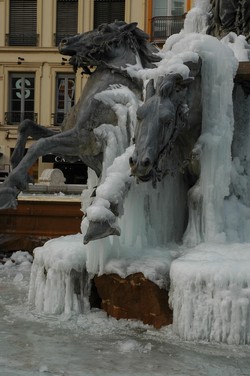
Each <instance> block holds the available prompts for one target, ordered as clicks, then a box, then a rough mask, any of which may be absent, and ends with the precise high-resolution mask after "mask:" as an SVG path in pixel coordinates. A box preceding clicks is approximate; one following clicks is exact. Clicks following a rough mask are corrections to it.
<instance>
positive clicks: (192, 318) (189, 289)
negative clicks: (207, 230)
mask: <svg viewBox="0 0 250 376" xmlns="http://www.w3.org/2000/svg"><path fill="white" fill-rule="evenodd" d="M249 270H250V245H249V244H227V245H220V244H200V245H199V246H197V247H196V248H194V249H193V250H190V251H188V252H187V253H186V254H185V255H184V256H182V257H180V258H179V259H177V260H175V261H174V262H173V263H172V265H171V270H170V278H171V291H170V301H171V304H172V308H173V312H174V319H173V329H174V331H175V332H176V333H177V334H178V335H179V336H180V337H181V338H183V339H185V340H197V339H203V340H208V341H217V342H226V343H228V344H237V345H238V344H250V314H249V312H250V273H249Z"/></svg>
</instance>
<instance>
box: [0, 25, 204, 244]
mask: <svg viewBox="0 0 250 376" xmlns="http://www.w3.org/2000/svg"><path fill="white" fill-rule="evenodd" d="M147 38H148V36H147V35H146V34H145V33H144V32H143V31H141V30H140V29H138V28H137V24H136V23H132V24H126V23H125V22H115V23H113V24H109V25H107V24H104V25H101V26H100V27H98V28H97V29H95V30H94V31H91V32H87V33H83V34H80V35H76V36H74V37H71V38H69V39H64V40H62V41H61V43H60V45H59V51H60V53H62V54H64V55H69V56H71V58H70V64H71V65H72V66H73V68H74V70H75V71H76V70H77V69H78V68H82V69H83V71H84V73H86V74H89V76H90V77H89V79H88V81H87V84H86V86H85V88H84V90H83V93H82V95H81V97H80V99H79V101H78V103H77V104H76V105H75V106H74V107H73V108H72V109H71V111H70V112H69V114H68V115H67V117H66V120H65V122H64V124H63V127H62V132H61V133H59V134H54V133H53V132H52V131H51V130H49V129H47V128H46V127H43V126H41V125H37V124H34V123H33V122H32V121H30V120H24V122H22V123H21V124H20V127H19V138H18V142H17V147H16V149H15V151H14V154H13V156H12V165H13V170H12V172H11V173H10V175H9V176H8V177H7V179H6V180H5V181H4V183H3V184H2V187H1V191H0V208H2V209H3V208H8V207H13V208H14V207H16V197H17V195H18V193H19V192H20V191H22V190H24V189H26V188H27V185H28V183H29V181H30V179H29V176H28V173H27V171H28V169H29V168H30V167H31V166H32V165H33V163H34V162H35V161H36V160H37V158H38V157H40V156H42V155H45V154H49V153H53V154H57V155H62V156H63V157H64V158H75V157H77V158H81V160H82V161H83V162H84V163H85V164H86V165H87V166H89V167H90V168H92V169H93V170H94V171H95V172H96V174H97V176H98V177H101V175H102V163H103V156H104V152H105V142H102V140H100V137H98V135H97V133H96V132H95V131H96V130H98V129H99V127H100V126H101V125H102V124H103V123H105V124H111V125H113V126H114V127H116V126H117V121H118V119H117V114H116V112H115V111H114V109H113V108H111V107H110V104H109V103H108V102H107V101H105V100H101V99H100V94H102V93H106V92H108V90H109V89H110V87H121V86H122V87H125V88H127V89H128V90H129V91H130V92H131V93H134V95H135V96H136V97H137V98H138V100H141V99H142V97H143V95H142V93H143V81H142V80H141V79H140V78H138V77H137V78H131V76H130V75H129V73H128V71H127V69H126V68H127V66H128V65H130V66H133V65H136V64H139V65H140V67H141V69H145V68H148V69H149V70H150V69H154V68H156V64H157V62H159V61H160V60H161V58H160V57H159V55H158V54H157V52H158V50H157V49H156V48H155V47H154V46H152V45H151V44H150V43H149V42H148V40H147ZM138 62H139V63H138ZM185 64H186V65H187V67H188V68H189V71H190V74H189V77H188V78H186V79H183V77H182V76H181V75H180V74H170V75H167V76H166V77H161V78H160V79H159V80H158V82H157V83H156V90H155V89H154V83H153V81H152V80H151V81H150V82H149V84H148V86H147V95H146V98H145V101H144V104H143V105H142V106H141V107H140V108H139V109H138V111H137V118H138V121H137V125H136V129H135V134H133V131H131V129H130V128H129V127H127V128H126V129H127V130H126V132H127V133H126V142H125V144H126V146H127V147H128V146H129V145H130V144H131V140H132V139H133V138H134V141H135V150H134V152H133V154H132V155H131V156H130V159H129V163H130V167H131V175H133V176H135V177H137V178H138V180H140V181H147V180H150V179H151V180H152V183H153V186H155V185H156V182H157V181H160V180H162V179H163V177H164V176H165V175H166V174H171V173H173V172H174V171H171V169H172V168H173V167H171V166H173V163H172V161H174V164H176V168H174V169H175V170H176V169H177V170H183V169H184V170H185V172H186V171H188V173H189V174H190V171H191V175H192V176H193V177H194V179H196V178H197V174H196V172H195V173H193V171H192V168H190V166H191V164H190V163H187V160H188V158H189V157H190V154H191V150H192V148H193V146H194V144H195V142H196V140H197V138H198V137H199V134H200V126H201V103H200V102H199V98H200V96H199V93H200V67H201V61H200V60H199V62H198V63H193V62H186V63H185ZM93 66H94V67H95V70H93V71H92V72H91V69H90V67H93ZM197 94H198V95H197ZM29 136H31V137H32V138H33V139H37V140H38V141H37V142H36V143H34V144H33V145H32V146H31V147H30V149H29V150H28V152H27V154H26V155H25V156H24V157H23V155H24V149H25V143H26V140H27V138H28V137H29ZM185 164H187V165H188V166H189V168H188V169H187V168H186V167H185V166H184V165H185ZM189 181H192V179H190V177H189ZM126 184H127V183H126ZM128 189H129V184H127V186H126V189H124V192H127V190H128ZM123 198H124V197H122V198H121V200H122V199H123ZM121 204H122V203H120V202H118V203H117V202H112V201H111V202H110V203H109V210H110V213H111V216H112V218H117V217H118V216H119V215H120V214H121V213H120V212H119V207H121ZM113 221H114V220H113V219H112V220H110V221H106V220H100V221H99V220H95V221H91V220H90V222H89V229H88V231H87V234H86V235H85V238H84V242H85V243H88V242H89V241H90V240H94V239H97V238H102V237H106V236H109V235H119V229H118V228H117V226H115V225H114V223H113Z"/></svg>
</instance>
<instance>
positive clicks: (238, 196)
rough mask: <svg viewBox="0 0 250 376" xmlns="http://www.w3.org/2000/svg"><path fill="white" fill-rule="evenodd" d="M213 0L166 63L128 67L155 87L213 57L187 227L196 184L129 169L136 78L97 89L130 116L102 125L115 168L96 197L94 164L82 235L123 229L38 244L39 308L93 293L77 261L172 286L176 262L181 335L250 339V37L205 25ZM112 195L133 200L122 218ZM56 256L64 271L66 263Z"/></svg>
mask: <svg viewBox="0 0 250 376" xmlns="http://www.w3.org/2000/svg"><path fill="white" fill-rule="evenodd" d="M208 4H209V1H205V0H203V1H197V2H196V7H195V8H193V9H192V11H191V12H190V13H189V14H188V16H187V19H186V22H185V26H184V30H182V31H181V32H180V33H179V34H177V35H173V36H171V37H170V38H169V39H168V40H167V41H166V43H165V45H164V47H163V49H162V50H161V51H159V55H160V56H161V58H162V60H161V61H160V62H159V63H157V67H156V68H154V69H142V68H141V64H139V62H138V64H136V65H134V66H128V67H127V69H126V71H127V73H128V74H130V75H131V76H132V77H136V78H139V79H142V80H143V81H144V83H145V85H146V83H147V82H148V80H149V79H154V80H155V81H156V80H157V78H158V77H159V76H164V75H166V74H169V73H179V74H181V75H182V77H183V78H187V77H188V75H189V69H188V67H187V65H185V62H187V61H193V62H197V61H198V59H199V57H200V58H201V59H202V103H203V105H202V107H203V119H202V133H201V136H200V138H199V140H198V142H197V144H196V145H195V153H196V154H197V157H198V158H199V160H200V165H201V174H200V179H199V180H198V181H197V183H196V184H195V185H194V186H193V187H192V188H191V189H190V190H189V192H188V199H189V202H188V209H189V220H188V225H187V227H186V223H184V222H183V218H184V217H185V210H186V196H187V191H186V187H185V186H184V184H183V182H181V181H180V180H179V179H178V177H174V178H172V177H166V178H165V179H164V181H162V183H161V184H159V185H158V186H157V189H156V190H155V189H153V188H152V186H151V184H150V183H145V184H139V185H137V184H136V182H135V181H134V179H131V177H130V174H129V165H128V158H129V156H130V155H131V153H132V150H133V146H129V145H130V143H131V139H132V137H133V130H134V125H135V121H136V120H135V119H136V118H135V112H136V109H137V107H138V105H139V103H138V101H137V100H136V99H135V98H134V96H133V94H132V93H131V92H129V90H128V89H127V88H125V87H113V88H112V87H111V88H110V90H108V91H105V93H104V92H103V93H100V94H98V97H97V99H98V100H103V101H105V103H109V105H110V106H112V108H113V109H115V111H116V113H117V116H118V119H119V121H118V124H119V126H118V127H116V129H113V126H111V125H109V124H103V125H102V126H100V127H99V128H98V129H97V130H96V131H95V132H96V135H98V134H102V136H103V135H104V134H106V137H104V138H103V137H102V139H105V140H106V142H107V145H106V150H105V157H104V164H103V166H104V173H103V176H102V180H101V184H100V185H99V186H98V188H97V189H96V191H95V196H96V197H95V198H94V199H93V198H91V197H90V196H91V193H92V192H93V190H94V187H95V186H96V185H97V182H98V181H97V178H96V176H94V174H93V173H91V174H89V181H88V186H89V188H88V190H87V191H86V192H84V193H83V211H84V212H87V218H85V219H84V220H83V222H82V233H83V234H84V233H85V231H86V227H87V225H88V220H96V219H98V218H99V219H100V218H101V219H102V220H107V221H111V222H113V221H115V225H117V226H119V227H120V229H121V237H120V238H117V237H112V236H111V237H109V238H105V239H101V240H96V241H93V242H91V243H89V244H87V245H85V246H83V245H82V243H81V239H82V235H76V236H73V237H71V238H68V237H66V238H62V239H60V240H54V241H53V242H52V243H49V247H50V251H49V252H45V253H44V255H43V256H42V257H41V255H42V252H43V250H44V249H45V250H47V249H48V248H47V247H48V246H47V244H48V243H47V244H46V245H45V246H44V247H43V249H41V250H40V251H39V249H38V250H37V251H36V255H35V262H34V266H33V269H32V278H31V287H30V302H31V303H32V304H34V305H35V306H36V307H37V309H38V310H40V311H45V312H48V313H58V312H71V311H73V312H79V311H80V309H82V308H79V307H82V305H83V303H82V302H83V300H84V299H85V297H84V298H83V297H82V296H80V298H79V299H80V300H79V299H78V297H77V296H76V295H75V294H74V293H72V286H73V282H74V278H75V277H74V276H73V275H72V274H71V270H73V269H74V270H76V271H78V272H81V271H82V272H83V271H84V273H85V271H87V273H88V275H89V276H93V275H94V274H102V273H113V272H116V273H117V274H119V275H120V276H121V277H124V276H127V275H128V274H130V273H135V272H143V273H144V274H145V276H146V277H147V278H149V279H150V280H152V281H153V282H155V283H157V284H158V285H159V286H160V287H164V288H165V287H166V286H168V284H169V271H170V277H171V302H172V306H173V309H174V325H173V328H174V330H175V331H176V332H177V333H178V335H179V336H180V337H182V338H184V339H189V340H190V339H191V340H196V339H204V340H215V341H223V342H227V343H234V344H239V343H242V344H243V343H250V321H249V314H248V313H247V312H248V311H249V299H250V296H249V284H250V281H249V277H248V274H249V273H248V271H249V263H250V248H249V244H248V243H249V242H250V235H249V234H250V208H249V207H250V202H249V186H250V159H249V146H250V103H249V100H250V99H249V97H248V98H246V97H245V96H244V93H243V91H242V89H241V88H237V89H236V94H235V93H234V96H233V89H234V81H233V79H234V76H235V74H236V70H237V67H238V61H239V60H247V59H249V52H248V51H249V49H248V45H247V44H246V41H245V37H242V36H238V37H236V36H235V35H233V33H230V34H229V35H228V36H227V37H225V38H223V39H222V40H221V41H219V40H217V39H215V38H213V37H210V36H208V35H206V34H205V31H206V18H207V11H208ZM197 32H199V34H198V33H197ZM233 99H234V102H233ZM128 114H129V117H130V120H131V122H130V123H129V125H128V123H127V118H128V117H127V115H128ZM235 129H237V132H235ZM233 136H234V137H233ZM124 199H125V201H124V203H123V200H124ZM91 203H93V205H92V206H90V204H91ZM110 203H112V204H116V205H123V211H124V214H123V215H122V216H121V217H120V218H114V214H113V213H112V212H111V211H110ZM185 228H186V231H185ZM184 231H185V233H184ZM64 242H65V247H64V246H62V244H63V243H64ZM71 242H72V244H74V246H73V249H74V250H72V249H71ZM244 243H247V244H244ZM180 245H181V246H180ZM68 248H69V249H71V251H72V252H71V251H70V252H68ZM187 249H188V253H186V251H187ZM63 250H64V251H63ZM182 252H183V253H184V255H183V256H182V257H180V258H178V257H179V256H180V254H181V253H182ZM62 254H63V255H64V256H63V257H62ZM51 257H52V258H51ZM64 257H65V258H64ZM75 257H76V259H75ZM79 257H80V258H79ZM60 258H62V259H61V260H60ZM174 259H176V260H175V261H173V260H174ZM77 260H78V261H77ZM57 262H58V264H59V266H60V265H61V267H62V269H61V267H55V265H56V264H57ZM64 264H65V268H64V267H63V265H64ZM66 266H67V267H66ZM44 267H46V270H47V281H46V278H45V274H44ZM45 284H47V287H46V286H45ZM55 286H57V287H56V288H55ZM65 286H66V287H65ZM86 286H87V283H86ZM52 287H53V288H52ZM236 292H237V294H236ZM55 302H56V303H55ZM85 306H86V304H85ZM58 307H59V308H58Z"/></svg>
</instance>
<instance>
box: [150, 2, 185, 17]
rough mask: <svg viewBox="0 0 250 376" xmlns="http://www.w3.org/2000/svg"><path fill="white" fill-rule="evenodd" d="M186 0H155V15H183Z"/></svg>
mask: <svg viewBox="0 0 250 376" xmlns="http://www.w3.org/2000/svg"><path fill="white" fill-rule="evenodd" d="M184 3H185V2H184V0H153V16H154V17H155V16H156V17H157V16H181V15H182V14H183V13H184Z"/></svg>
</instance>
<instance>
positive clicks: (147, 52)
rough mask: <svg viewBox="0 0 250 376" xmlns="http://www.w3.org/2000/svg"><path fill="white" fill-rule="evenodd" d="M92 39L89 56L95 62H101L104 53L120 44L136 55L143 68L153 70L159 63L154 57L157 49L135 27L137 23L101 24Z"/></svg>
mask: <svg viewBox="0 0 250 376" xmlns="http://www.w3.org/2000/svg"><path fill="white" fill-rule="evenodd" d="M95 31H96V35H95V36H94V37H93V39H92V41H91V42H92V44H93V46H92V48H91V51H90V52H89V54H88V55H89V56H91V57H92V58H94V59H95V60H96V61H101V60H102V57H103V56H105V54H106V53H110V51H112V50H113V49H116V48H117V47H119V46H120V45H121V44H122V43H124V44H126V45H128V46H129V47H130V48H131V49H132V50H133V51H134V53H138V55H139V56H140V59H141V63H142V66H143V68H153V67H154V66H155V65H154V63H156V62H158V61H160V60H161V59H160V57H159V56H157V55H156V53H157V52H158V48H157V47H156V46H155V45H153V44H151V43H150V42H149V41H148V39H149V36H148V34H146V33H145V32H144V31H142V30H140V29H139V28H138V27H137V23H136V22H133V23H130V24H127V23H126V22H124V21H115V22H114V23H110V24H102V25H100V26H99V27H98V28H97V29H96V30H95Z"/></svg>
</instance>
